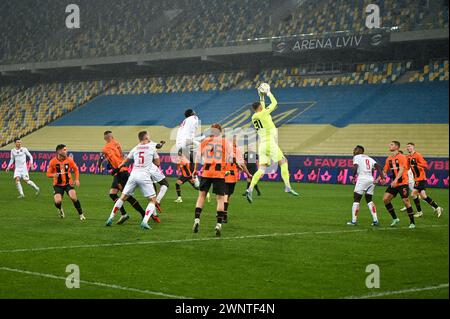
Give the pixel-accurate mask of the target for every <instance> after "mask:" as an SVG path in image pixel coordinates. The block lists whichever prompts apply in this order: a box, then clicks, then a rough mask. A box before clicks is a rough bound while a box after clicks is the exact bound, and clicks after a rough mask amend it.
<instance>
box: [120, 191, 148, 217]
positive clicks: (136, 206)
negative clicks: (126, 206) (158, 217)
mask: <svg viewBox="0 0 450 319" xmlns="http://www.w3.org/2000/svg"><path fill="white" fill-rule="evenodd" d="M127 202H128V203H130V205H131V206H133V208H134V209H135V210H137V211H138V212H139V214H141V216H142V218H144V216H145V210H144V209H143V208H142V206H141V204H139V202H138V201H137V200H136V198H134V197H133V196H129V197H128V199H127ZM122 203H123V202H122Z"/></svg>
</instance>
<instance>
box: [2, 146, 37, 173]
mask: <svg viewBox="0 0 450 319" xmlns="http://www.w3.org/2000/svg"><path fill="white" fill-rule="evenodd" d="M27 157H28V158H29V159H30V165H33V156H32V155H31V154H30V152H29V151H28V149H27V148H26V147H21V148H19V149H17V148H13V149H12V150H11V158H10V160H9V164H8V168H9V167H11V165H12V164H13V163H14V165H15V167H16V169H27Z"/></svg>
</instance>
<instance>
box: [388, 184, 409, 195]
mask: <svg viewBox="0 0 450 319" xmlns="http://www.w3.org/2000/svg"><path fill="white" fill-rule="evenodd" d="M386 193H389V194H391V195H393V196H394V197H396V196H397V194H400V197H401V198H408V196H409V187H408V185H402V186H397V187H391V186H389V187H388V188H387V189H386Z"/></svg>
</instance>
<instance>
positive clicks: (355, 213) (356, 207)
mask: <svg viewBox="0 0 450 319" xmlns="http://www.w3.org/2000/svg"><path fill="white" fill-rule="evenodd" d="M358 213H359V203H357V202H354V203H353V206H352V222H353V223H356V220H357V219H358Z"/></svg>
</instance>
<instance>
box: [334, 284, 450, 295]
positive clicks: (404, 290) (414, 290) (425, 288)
mask: <svg viewBox="0 0 450 319" xmlns="http://www.w3.org/2000/svg"><path fill="white" fill-rule="evenodd" d="M444 288H448V284H440V285H437V286H429V287H423V288H410V289H403V290H396V291H385V292H380V293H374V294H369V295H364V296H349V297H344V298H343V299H368V298H376V297H385V296H391V295H400V294H406V293H409V292H419V291H427V290H436V289H444Z"/></svg>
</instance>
